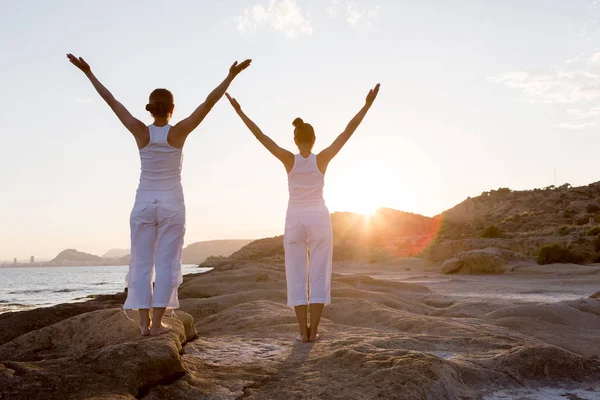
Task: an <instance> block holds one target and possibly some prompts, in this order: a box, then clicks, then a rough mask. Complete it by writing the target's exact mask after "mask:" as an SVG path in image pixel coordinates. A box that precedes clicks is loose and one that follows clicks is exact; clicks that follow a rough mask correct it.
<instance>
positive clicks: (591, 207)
mask: <svg viewBox="0 0 600 400" xmlns="http://www.w3.org/2000/svg"><path fill="white" fill-rule="evenodd" d="M585 211H587V212H588V214H593V213H597V212H598V211H600V205H598V204H595V203H590V204H588V205H587V207H586V208H585Z"/></svg>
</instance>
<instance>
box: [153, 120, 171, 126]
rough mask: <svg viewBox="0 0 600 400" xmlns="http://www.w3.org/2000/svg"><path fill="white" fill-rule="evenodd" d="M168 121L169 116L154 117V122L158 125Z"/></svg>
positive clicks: (163, 124)
mask: <svg viewBox="0 0 600 400" xmlns="http://www.w3.org/2000/svg"><path fill="white" fill-rule="evenodd" d="M168 123H169V118H154V124H153V125H156V126H159V127H163V126H165V125H167V124H168Z"/></svg>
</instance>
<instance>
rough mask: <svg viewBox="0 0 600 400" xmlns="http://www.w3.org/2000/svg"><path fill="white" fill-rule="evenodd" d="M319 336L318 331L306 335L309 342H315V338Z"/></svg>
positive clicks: (317, 338)
mask: <svg viewBox="0 0 600 400" xmlns="http://www.w3.org/2000/svg"><path fill="white" fill-rule="evenodd" d="M319 338H320V336H319V334H318V333H315V334H314V335H313V334H312V333H311V334H310V336H309V337H308V341H309V342H316V341H317V340H319Z"/></svg>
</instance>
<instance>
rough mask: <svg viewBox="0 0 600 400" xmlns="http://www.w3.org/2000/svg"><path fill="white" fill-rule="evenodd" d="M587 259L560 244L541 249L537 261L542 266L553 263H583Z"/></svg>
mask: <svg viewBox="0 0 600 400" xmlns="http://www.w3.org/2000/svg"><path fill="white" fill-rule="evenodd" d="M584 259H585V257H584V256H583V255H582V254H580V253H578V252H576V251H573V250H570V249H568V248H566V247H564V246H561V245H560V244H550V245H546V246H542V247H540V249H539V250H538V254H537V258H536V261H537V263H538V264H540V265H545V264H552V263H574V264H578V263H582V262H583V261H584Z"/></svg>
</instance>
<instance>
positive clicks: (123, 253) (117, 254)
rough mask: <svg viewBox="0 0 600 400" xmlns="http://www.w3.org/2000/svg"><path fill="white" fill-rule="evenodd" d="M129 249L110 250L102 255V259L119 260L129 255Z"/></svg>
mask: <svg viewBox="0 0 600 400" xmlns="http://www.w3.org/2000/svg"><path fill="white" fill-rule="evenodd" d="M129 252H130V251H129V249H110V250H108V251H107V252H106V253H104V254H103V255H102V256H101V257H102V258H120V257H123V256H126V255H128V254H129Z"/></svg>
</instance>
